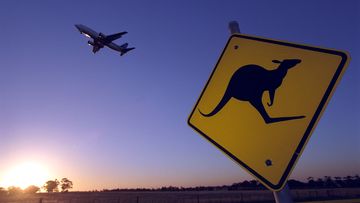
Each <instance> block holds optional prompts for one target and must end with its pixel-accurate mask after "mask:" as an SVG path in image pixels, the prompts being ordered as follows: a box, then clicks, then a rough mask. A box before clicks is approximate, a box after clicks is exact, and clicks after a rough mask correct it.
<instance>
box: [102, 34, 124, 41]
mask: <svg viewBox="0 0 360 203" xmlns="http://www.w3.org/2000/svg"><path fill="white" fill-rule="evenodd" d="M126 33H127V32H119V33H116V34H113V35H108V36H106V41H108V42H112V41H114V40H116V39H119V38H120V37H121V36H123V35H124V34H126Z"/></svg>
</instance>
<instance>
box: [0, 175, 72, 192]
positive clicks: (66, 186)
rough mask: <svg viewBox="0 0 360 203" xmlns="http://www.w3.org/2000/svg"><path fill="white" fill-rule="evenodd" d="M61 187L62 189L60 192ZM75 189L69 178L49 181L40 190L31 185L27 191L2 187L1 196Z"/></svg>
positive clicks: (0, 189) (14, 187) (15, 187)
mask: <svg viewBox="0 0 360 203" xmlns="http://www.w3.org/2000/svg"><path fill="white" fill-rule="evenodd" d="M59 186H60V189H61V190H59ZM72 188H73V182H72V181H71V180H69V179H68V178H63V179H61V181H59V180H57V179H55V180H48V181H46V183H45V184H44V185H43V186H42V187H41V188H40V187H38V186H36V185H30V186H28V187H27V188H25V189H21V188H20V187H17V186H10V187H8V188H7V189H5V188H3V187H0V195H19V194H35V193H37V192H40V189H43V190H44V191H46V192H49V193H50V192H59V191H61V192H68V191H69V190H70V189H72Z"/></svg>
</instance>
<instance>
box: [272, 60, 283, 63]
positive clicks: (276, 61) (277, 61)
mask: <svg viewBox="0 0 360 203" xmlns="http://www.w3.org/2000/svg"><path fill="white" fill-rule="evenodd" d="M272 62H273V63H281V61H279V60H272Z"/></svg>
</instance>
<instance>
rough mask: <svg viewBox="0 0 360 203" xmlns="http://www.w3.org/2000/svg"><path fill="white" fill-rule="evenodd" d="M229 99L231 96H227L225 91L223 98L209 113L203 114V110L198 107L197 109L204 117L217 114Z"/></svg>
mask: <svg viewBox="0 0 360 203" xmlns="http://www.w3.org/2000/svg"><path fill="white" fill-rule="evenodd" d="M230 99H231V96H229V95H228V94H227V93H225V95H224V96H223V98H222V99H221V101H220V102H219V104H218V105H217V106H216V107H215V109H214V110H212V111H211V112H210V113H208V114H204V113H203V112H201V111H200V109H198V110H199V112H200V113H201V115H203V116H205V117H210V116H213V115H215V114H217V113H218V112H219V111H220V110H221V109H222V108H223V107H224V106H225V104H226V103H228V101H229V100H230Z"/></svg>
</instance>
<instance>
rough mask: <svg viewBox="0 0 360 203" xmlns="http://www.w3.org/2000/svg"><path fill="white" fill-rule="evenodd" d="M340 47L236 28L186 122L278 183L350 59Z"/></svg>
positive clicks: (270, 183)
mask: <svg viewBox="0 0 360 203" xmlns="http://www.w3.org/2000/svg"><path fill="white" fill-rule="evenodd" d="M348 59H349V55H348V54H347V53H346V52H342V51H337V50H332V49H325V48H319V47H313V46H307V45H301V44H293V43H289V42H284V41H277V40H272V39H265V38H259V37H254V36H249V35H243V34H235V35H232V36H231V37H230V39H229V40H228V42H227V44H226V46H225V49H224V51H223V52H222V54H221V56H220V59H219V60H218V62H217V64H216V66H215V68H214V70H213V72H212V73H211V76H210V78H209V80H208V82H207V83H206V85H205V88H204V89H203V91H202V93H201V95H200V97H199V99H198V101H197V102H196V104H195V107H194V109H193V110H192V112H191V114H190V117H189V120H188V123H189V125H190V126H191V127H192V128H194V129H195V130H196V131H197V132H199V133H200V134H201V135H202V136H203V137H205V138H206V139H207V140H208V141H210V142H211V143H212V144H214V145H215V146H216V147H217V148H219V149H220V150H221V151H223V152H224V153H225V154H226V155H228V156H229V157H230V158H231V159H233V160H234V161H235V162H237V163H238V164H240V165H241V166H242V167H243V168H245V169H246V170H247V171H248V172H249V173H251V174H252V175H253V176H255V177H256V178H257V179H258V180H259V181H260V182H261V183H263V184H264V185H265V186H266V187H268V188H269V189H271V190H275V191H276V190H280V189H282V187H283V186H284V184H285V183H286V181H287V178H288V176H289V175H290V173H291V171H292V169H293V168H294V166H295V164H296V161H297V160H298V159H299V157H300V155H301V153H302V151H303V149H304V147H305V145H306V143H307V142H308V140H309V138H310V136H311V133H312V132H313V130H314V129H315V126H316V124H317V122H318V121H319V119H320V117H321V115H322V113H323V111H324V109H325V107H326V105H327V103H328V102H329V100H330V98H331V96H332V94H333V92H334V90H335V87H336V85H337V84H338V82H339V81H340V79H341V76H342V75H343V73H344V71H345V69H346V66H347V65H348V63H349V60H348Z"/></svg>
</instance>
